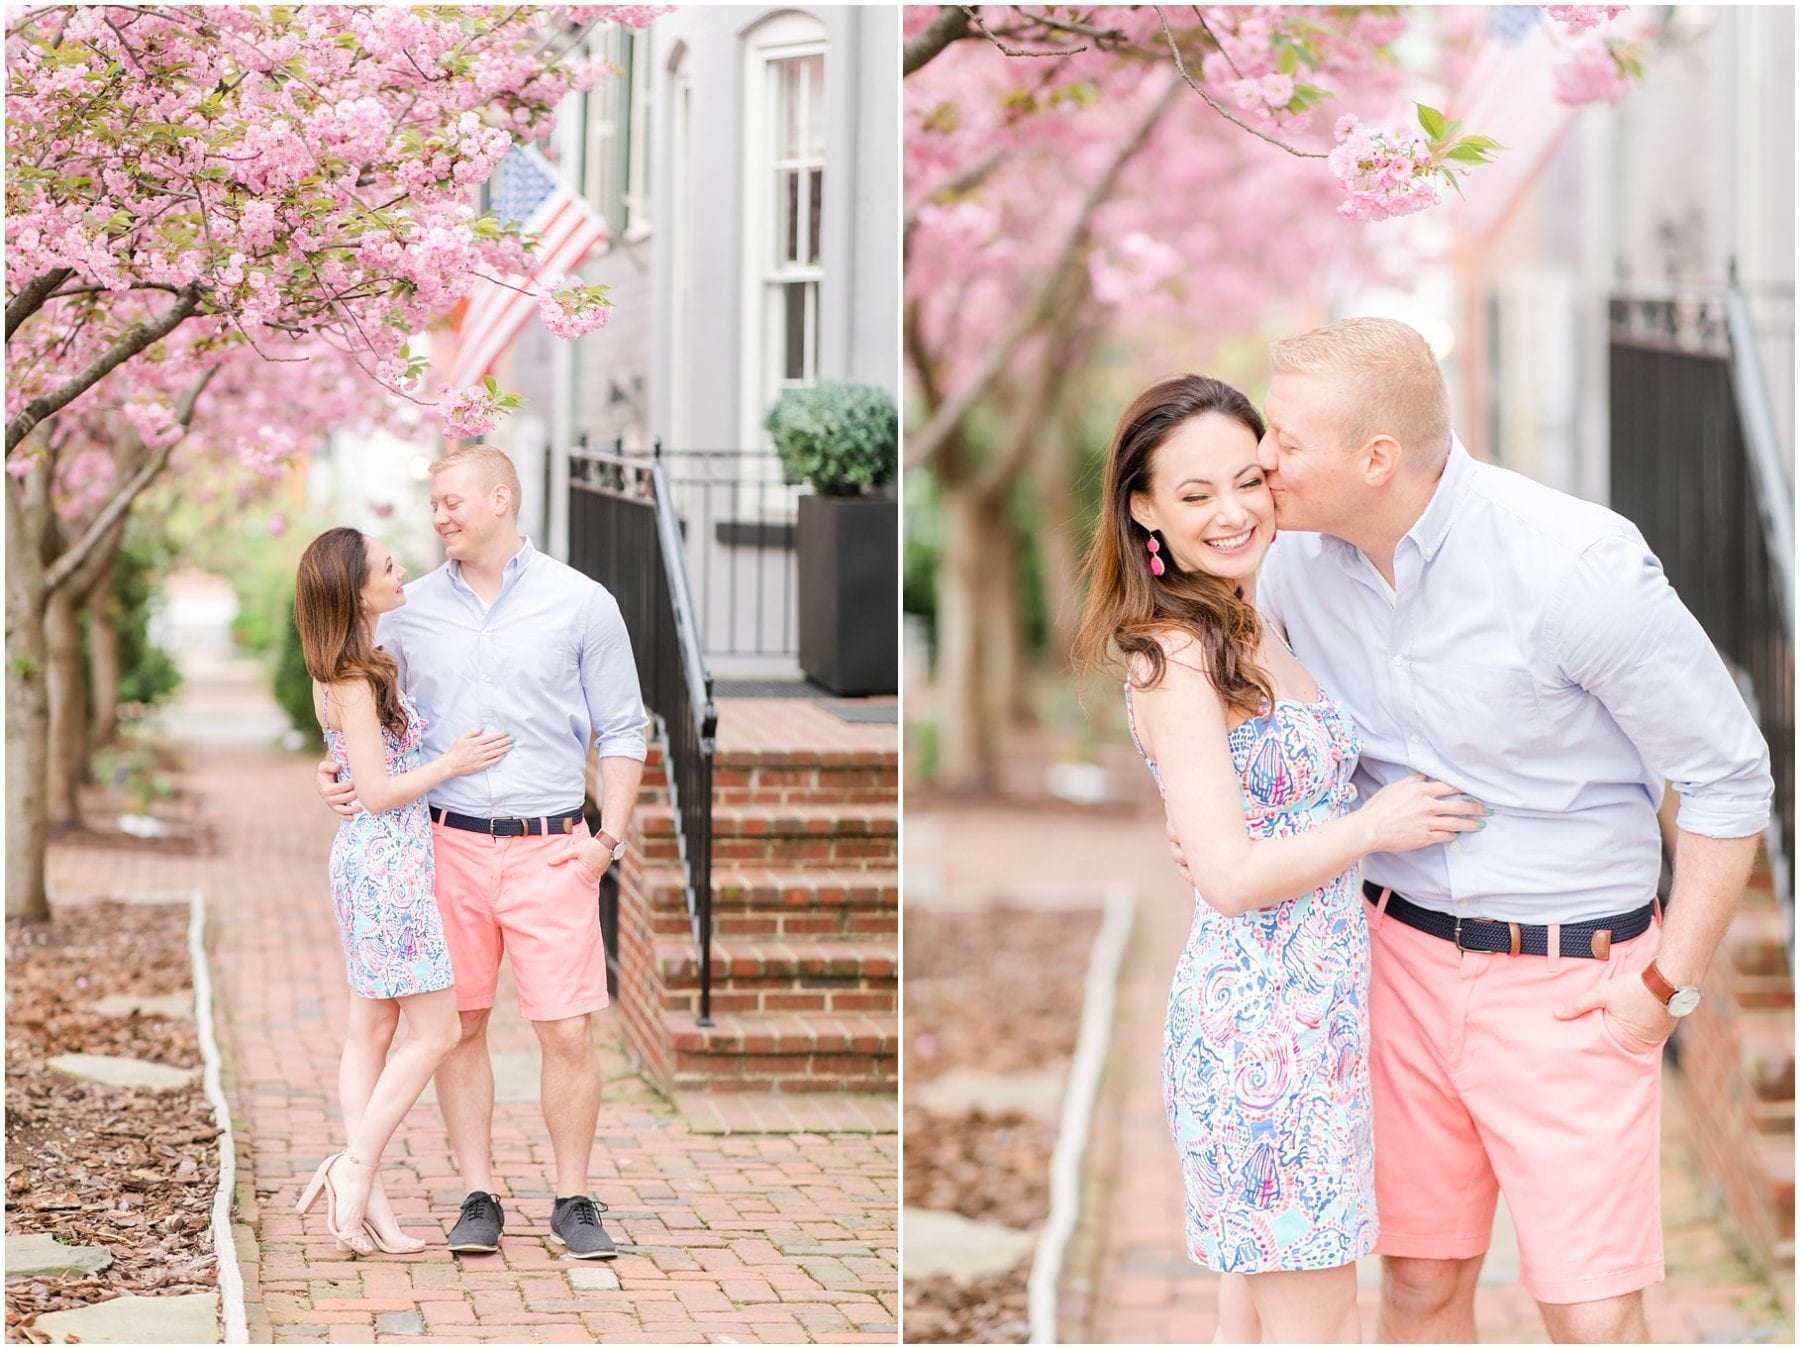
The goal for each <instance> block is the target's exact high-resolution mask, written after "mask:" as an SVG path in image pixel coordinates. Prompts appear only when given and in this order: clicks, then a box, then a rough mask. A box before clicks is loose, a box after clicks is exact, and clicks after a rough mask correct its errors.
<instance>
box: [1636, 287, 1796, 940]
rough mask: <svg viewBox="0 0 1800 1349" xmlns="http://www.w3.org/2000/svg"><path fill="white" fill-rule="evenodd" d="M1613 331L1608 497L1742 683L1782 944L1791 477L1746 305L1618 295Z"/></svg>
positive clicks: (1789, 831) (1790, 841)
mask: <svg viewBox="0 0 1800 1349" xmlns="http://www.w3.org/2000/svg"><path fill="white" fill-rule="evenodd" d="M1610 342H1611V377H1610V378H1611V408H1612V411H1611V437H1612V504H1613V507H1614V509H1616V510H1618V511H1619V512H1620V513H1621V514H1623V515H1625V516H1627V517H1629V518H1630V519H1631V520H1632V521H1633V522H1634V523H1635V524H1636V525H1637V526H1638V528H1639V529H1641V530H1642V531H1643V534H1644V537H1645V539H1646V540H1647V541H1648V542H1649V544H1650V547H1651V548H1652V550H1654V551H1655V553H1656V554H1657V556H1658V557H1659V558H1661V559H1662V563H1663V567H1664V569H1665V570H1666V572H1667V573H1668V576H1669V580H1670V582H1671V584H1673V585H1674V587H1675V589H1676V591H1677V593H1679V594H1680V595H1681V598H1682V600H1683V602H1684V603H1686V605H1687V606H1688V608H1689V609H1690V610H1692V611H1693V613H1694V615H1695V617H1697V618H1698V619H1699V620H1700V622H1701V623H1702V625H1704V627H1705V628H1706V631H1707V635H1708V636H1710V637H1711V638H1712V640H1713V643H1714V645H1715V646H1717V647H1718V648H1719V650H1720V652H1721V653H1722V654H1723V655H1724V656H1725V657H1726V659H1727V660H1728V661H1730V662H1731V663H1732V664H1733V665H1734V666H1735V667H1736V668H1737V669H1738V671H1739V672H1740V673H1741V675H1742V676H1743V678H1744V680H1745V681H1747V683H1748V685H1749V689H1748V693H1749V696H1750V700H1751V702H1752V705H1753V707H1754V710H1755V712H1756V716H1757V720H1758V722H1759V724H1760V725H1761V727H1762V732H1763V736H1764V738H1765V739H1766V740H1767V741H1768V743H1769V755H1770V759H1771V767H1772V768H1773V770H1774V775H1775V807H1776V815H1777V828H1776V829H1775V830H1774V831H1773V834H1774V836H1775V837H1772V838H1771V845H1772V846H1771V847H1770V854H1771V857H1770V861H1771V863H1772V865H1773V870H1774V873H1775V889H1776V895H1777V898H1778V899H1779V900H1780V902H1781V905H1782V907H1783V910H1784V912H1785V914H1786V917H1787V928H1788V949H1789V952H1790V955H1791V954H1792V951H1793V944H1794V907H1793V875H1792V864H1793V858H1794V577H1793V559H1794V515H1793V485H1792V483H1791V481H1790V480H1789V477H1788V473H1787V469H1786V467H1785V463H1784V460H1783V453H1782V449H1781V447H1780V445H1779V442H1778V438H1777V435H1778V433H1777V432H1776V430H1775V423H1774V419H1773V416H1772V414H1771V403H1770V399H1769V396H1768V392H1767V386H1766V383H1765V381H1764V369H1763V365H1762V362H1761V361H1760V360H1759V358H1758V354H1757V352H1756V350H1755V337H1754V332H1753V329H1752V327H1751V325H1750V322H1749V311H1748V309H1747V308H1746V307H1745V305H1744V303H1743V300H1742V298H1741V297H1740V296H1738V295H1736V294H1735V293H1733V292H1730V291H1725V290H1683V291H1679V292H1670V293H1665V294H1659V295H1633V296H1617V297H1615V298H1614V299H1613V301H1612V304H1611V338H1610ZM1670 673H1671V678H1679V677H1680V674H1679V672H1678V671H1671V672H1670ZM1776 845H1778V846H1776Z"/></svg>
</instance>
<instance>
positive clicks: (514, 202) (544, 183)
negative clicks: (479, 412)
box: [450, 146, 608, 389]
mask: <svg viewBox="0 0 1800 1349" xmlns="http://www.w3.org/2000/svg"><path fill="white" fill-rule="evenodd" d="M495 202H496V209H497V213H503V214H502V218H503V219H505V218H512V219H516V218H518V216H519V215H521V214H522V215H524V216H525V221H524V225H523V230H524V232H525V233H526V234H536V235H539V236H541V237H540V239H539V242H538V247H537V251H536V252H535V253H533V254H532V256H531V257H530V258H529V259H528V260H527V263H526V266H527V270H526V271H525V272H524V273H523V274H520V275H513V276H508V277H506V278H505V280H506V282H507V283H508V284H507V285H500V284H498V283H496V282H493V281H489V280H487V279H485V278H482V279H478V280H477V281H476V282H475V284H474V285H473V286H471V287H470V289H469V295H468V302H467V304H466V306H465V308H464V311H463V319H462V322H461V323H460V324H459V325H458V327H457V336H458V342H457V348H456V352H455V356H454V359H453V360H452V361H451V362H450V366H451V374H450V383H451V384H452V386H454V387H455V388H459V389H461V388H466V387H468V386H469V385H471V384H476V383H479V382H480V380H481V377H482V376H483V375H485V374H486V373H487V372H488V370H489V369H490V368H491V367H492V366H493V364H494V362H495V361H497V360H499V359H500V357H501V355H502V354H503V353H504V352H505V351H506V349H507V347H508V346H510V345H511V344H512V342H513V341H514V339H515V338H517V337H518V335H519V332H520V330H521V329H522V328H524V326H525V324H526V322H527V320H529V319H530V317H531V315H532V312H533V311H534V310H535V309H536V308H537V292H538V290H539V288H540V287H541V285H542V283H543V282H544V281H545V280H546V279H548V278H552V277H557V276H561V275H563V274H564V273H572V272H573V271H574V270H575V268H576V267H577V266H578V265H579V264H580V262H581V260H582V259H583V258H585V257H586V256H587V254H588V252H589V250H591V249H592V248H593V247H594V246H595V245H596V244H598V243H600V242H602V241H604V240H605V239H606V237H607V234H608V231H607V228H606V221H605V220H604V219H603V218H602V217H601V216H600V215H599V214H598V213H597V212H596V211H595V210H594V209H593V207H591V206H589V205H588V204H587V202H586V201H584V200H583V199H582V198H581V197H579V196H577V195H576V194H574V193H572V192H570V191H569V190H568V189H567V188H566V187H564V186H563V183H562V179H561V176H560V175H559V174H558V172H557V170H556V168H555V166H554V165H552V164H550V163H549V162H548V161H546V160H545V159H544V158H543V156H541V155H539V154H538V153H537V151H535V150H533V149H532V148H531V147H529V146H514V147H513V148H512V149H511V150H510V151H508V153H507V157H506V160H505V162H504V163H503V164H502V166H501V181H500V182H499V184H498V186H497V188H496V192H495ZM515 288H516V289H515ZM521 292H524V293H521Z"/></svg>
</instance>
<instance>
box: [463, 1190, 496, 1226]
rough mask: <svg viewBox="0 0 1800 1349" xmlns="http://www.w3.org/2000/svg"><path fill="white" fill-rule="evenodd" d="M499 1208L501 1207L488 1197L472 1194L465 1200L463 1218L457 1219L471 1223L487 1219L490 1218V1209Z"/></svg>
mask: <svg viewBox="0 0 1800 1349" xmlns="http://www.w3.org/2000/svg"><path fill="white" fill-rule="evenodd" d="M498 1207H499V1205H497V1204H495V1203H494V1201H493V1200H492V1199H491V1198H489V1197H488V1196H486V1195H479V1194H472V1195H470V1196H469V1197H468V1198H467V1199H465V1200H463V1205H462V1216H461V1217H460V1218H459V1219H457V1221H458V1222H469V1221H470V1220H472V1219H477V1218H485V1217H487V1216H489V1215H488V1210H489V1209H492V1208H498Z"/></svg>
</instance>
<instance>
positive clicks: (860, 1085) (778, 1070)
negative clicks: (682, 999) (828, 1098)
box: [663, 1008, 899, 1091]
mask: <svg viewBox="0 0 1800 1349" xmlns="http://www.w3.org/2000/svg"><path fill="white" fill-rule="evenodd" d="M714 1020H715V1021H716V1023H717V1024H715V1025H712V1026H696V1025H695V1024H694V1018H693V1014H692V1012H689V1011H685V1010H683V1011H670V1010H665V1011H664V1012H663V1029H664V1032H665V1034H666V1035H667V1036H668V1041H669V1045H670V1047H671V1051H672V1055H673V1074H672V1076H673V1082H672V1083H671V1085H672V1087H673V1088H675V1089H676V1090H681V1089H685V1088H690V1087H702V1086H703V1087H707V1088H710V1089H711V1090H714V1091H733V1090H737V1091H749V1090H754V1091H871V1090H878V1089H881V1088H884V1087H891V1086H892V1085H893V1084H894V1083H895V1082H896V1081H897V1074H898V1064H899V1059H898V1044H899V1021H898V1020H897V1019H896V1018H895V1017H894V1016H892V1015H891V1014H890V1015H868V1014H864V1013H846V1014H834V1013H822V1014H820V1013H815V1014H810V1015H809V1014H805V1013H785V1012H783V1013H762V1014H748V1013H731V1012H719V1011H718V1010H717V1009H716V1008H715V1011H714Z"/></svg>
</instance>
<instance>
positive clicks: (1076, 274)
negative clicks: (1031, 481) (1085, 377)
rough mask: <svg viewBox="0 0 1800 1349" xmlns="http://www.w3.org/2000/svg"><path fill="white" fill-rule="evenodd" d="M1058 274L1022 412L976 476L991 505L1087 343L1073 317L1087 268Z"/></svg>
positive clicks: (1007, 485)
mask: <svg viewBox="0 0 1800 1349" xmlns="http://www.w3.org/2000/svg"><path fill="white" fill-rule="evenodd" d="M1058 277H1059V281H1060V284H1059V285H1058V287H1057V291H1058V293H1057V294H1056V296H1055V297H1054V298H1053V300H1052V303H1051V305H1050V307H1049V311H1048V313H1047V315H1046V317H1047V318H1049V319H1050V320H1051V321H1050V322H1049V323H1048V324H1047V325H1046V326H1047V327H1048V328H1049V329H1050V333H1051V335H1050V337H1049V338H1048V339H1047V340H1046V342H1045V346H1044V353H1043V357H1042V359H1041V360H1039V361H1038V363H1037V370H1036V371H1035V372H1034V374H1033V377H1032V378H1031V379H1030V380H1029V381H1028V382H1027V384H1026V387H1025V394H1024V398H1023V400H1022V402H1023V406H1024V413H1023V415H1021V416H1017V417H1012V418H1009V420H1010V421H1011V423H1012V429H1011V433H1010V434H1009V435H1008V436H1006V437H1005V439H1003V440H1002V442H1001V446H1000V450H999V452H998V453H997V454H995V455H994V457H993V458H992V459H990V460H989V461H988V462H987V464H986V465H985V466H984V467H983V468H982V469H981V472H980V473H979V474H978V475H977V477H976V481H975V490H976V491H977V492H979V493H980V494H981V495H982V496H983V497H984V498H985V499H986V500H988V501H989V502H991V503H993V504H994V505H995V506H998V504H999V503H1000V502H1001V501H1002V500H1003V499H1004V497H1005V495H1006V493H1007V492H1008V491H1009V490H1011V488H1012V483H1013V479H1014V478H1016V477H1017V476H1018V475H1019V470H1020V469H1021V468H1023V467H1024V466H1025V462H1026V460H1028V459H1029V458H1030V457H1031V454H1032V451H1033V450H1034V449H1035V448H1036V446H1037V444H1038V437H1039V434H1040V428H1041V424H1042V422H1043V420H1044V418H1045V416H1046V415H1047V414H1048V411H1049V409H1050V408H1051V407H1052V406H1053V405H1054V404H1055V402H1056V399H1057V396H1058V394H1059V393H1060V391H1061V389H1062V386H1063V376H1064V375H1066V374H1067V373H1068V372H1069V370H1070V369H1072V368H1073V367H1074V365H1075V361H1076V357H1077V355H1078V353H1079V352H1081V351H1082V350H1083V349H1084V347H1085V337H1084V340H1082V341H1077V340H1076V338H1075V336H1074V331H1075V330H1074V319H1075V316H1076V313H1077V311H1078V310H1079V309H1080V307H1081V302H1082V300H1083V299H1084V298H1085V296H1086V294H1087V289H1088V281H1087V272H1086V271H1085V270H1084V269H1082V268H1078V267H1070V268H1067V269H1065V270H1063V271H1061V272H1059V273H1058Z"/></svg>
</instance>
